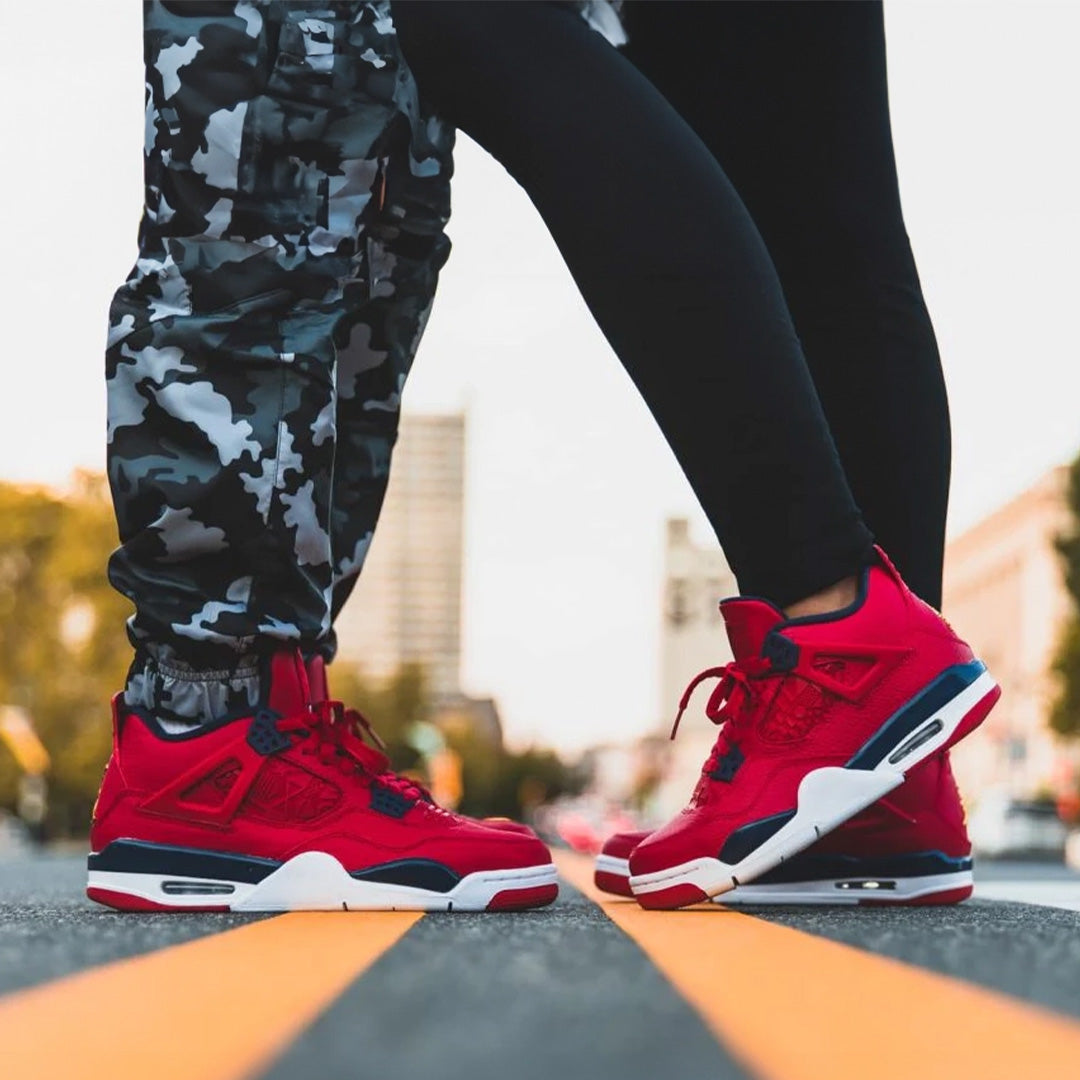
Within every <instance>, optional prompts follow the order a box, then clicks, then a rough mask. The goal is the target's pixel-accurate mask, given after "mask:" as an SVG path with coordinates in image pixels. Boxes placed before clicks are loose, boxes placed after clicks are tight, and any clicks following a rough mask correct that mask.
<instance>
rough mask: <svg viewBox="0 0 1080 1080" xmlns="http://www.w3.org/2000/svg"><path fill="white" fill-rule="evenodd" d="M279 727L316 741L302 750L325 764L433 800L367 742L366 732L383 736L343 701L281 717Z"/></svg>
mask: <svg viewBox="0 0 1080 1080" xmlns="http://www.w3.org/2000/svg"><path fill="white" fill-rule="evenodd" d="M277 728H278V730H279V731H282V732H294V733H296V734H297V735H299V736H300V737H301V738H311V739H312V742H311V743H309V744H308V745H307V746H306V747H305V748H304V749H303V751H302V753H305V754H315V755H316V756H317V757H318V758H319V760H320V761H322V762H323V764H324V765H334V764H335V763H336V764H337V766H338V768H339V770H340V771H341V772H342V773H344V774H348V773H354V774H356V775H357V776H359V777H360V778H361V780H363V781H365V782H367V783H377V784H380V785H382V786H383V787H386V788H390V789H392V790H393V791H396V792H399V793H400V794H401V795H403V796H405V797H406V798H408V799H412V800H413V801H414V802H415V801H421V800H423V801H425V802H426V801H429V800H430V796H429V795H428V794H427V792H426V791H425V790H424V789H423V787H421V786H420V785H419V784H416V783H414V782H413V781H411V780H408V779H407V778H406V777H404V776H400V775H398V774H397V773H395V772H393V771H392V770H391V769H390V759H389V758H388V757H387V756H386V755H385V754H384V753H382V751H381V750H378V749H376V748H375V747H374V746H369V745H368V743H367V742H365V740H364V735H363V733H365V732H366V733H367V734H369V735H370V736H372V738H373V741H378V742H380V743H382V740H381V739H379V737H378V736H377V735H376V734H375V732H374V729H373V728H372V727H371V724H370V723H369V722H368V721H367V719H366V718H365V717H364V716H363V715H362V714H361V713H359V712H357V710H355V709H346V708H345V706H344V704H343V703H342V702H340V701H320V702H318V703H316V704H313V705H310V706H309V707H308V711H307V712H305V713H300V714H297V715H295V716H290V717H286V718H285V719H283V720H280V721H278V724H277ZM383 745H385V744H383Z"/></svg>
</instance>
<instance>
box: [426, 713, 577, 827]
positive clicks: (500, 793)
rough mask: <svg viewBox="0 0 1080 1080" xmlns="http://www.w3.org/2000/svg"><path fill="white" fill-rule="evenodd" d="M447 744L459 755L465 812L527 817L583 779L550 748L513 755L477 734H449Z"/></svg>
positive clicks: (455, 732)
mask: <svg viewBox="0 0 1080 1080" xmlns="http://www.w3.org/2000/svg"><path fill="white" fill-rule="evenodd" d="M447 741H448V743H449V745H450V747H451V749H453V750H455V751H457V753H458V754H460V755H461V771H462V780H463V787H464V795H463V796H462V800H461V805H460V806H459V807H458V810H460V811H461V813H463V814H472V815H474V816H476V817H509V818H515V819H517V820H521V819H525V818H529V817H531V816H532V813H533V811H534V810H535V809H536V808H537V807H538V806H539V805H540V804H541V803H545V802H550V801H551V800H552V799H556V798H558V797H559V796H560V795H572V794H576V793H577V792H579V791H580V790H581V788H582V779H583V778H581V777H579V776H578V775H577V773H576V772H575V771H574V770H573V769H571V768H570V767H569V766H568V765H566V763H565V762H564V761H563V760H562V759H561V758H560V757H559V756H558V754H556V753H555V752H554V751H553V750H547V749H541V748H538V747H529V748H528V749H526V750H522V751H519V752H513V751H509V750H506V749H505V748H504V747H502V746H497V745H495V744H494V743H492V742H491V741H490V740H488V739H485V738H483V737H482V736H478V735H477V734H476V733H475V732H464V731H453V732H451V733H450V736H449V738H448V740H447Z"/></svg>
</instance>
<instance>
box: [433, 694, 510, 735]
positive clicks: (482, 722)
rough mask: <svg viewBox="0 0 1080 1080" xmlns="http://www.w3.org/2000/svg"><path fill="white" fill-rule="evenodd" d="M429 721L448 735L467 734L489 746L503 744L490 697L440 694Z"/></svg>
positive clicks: (498, 718)
mask: <svg viewBox="0 0 1080 1080" xmlns="http://www.w3.org/2000/svg"><path fill="white" fill-rule="evenodd" d="M431 719H432V722H433V723H434V724H435V725H436V726H438V727H439V729H440V730H441V731H443V732H445V733H446V734H448V735H449V734H453V735H457V734H465V733H471V734H473V735H475V736H477V737H478V738H479V739H482V740H483V741H484V742H486V743H489V744H490V745H491V746H494V747H501V746H502V744H503V727H502V717H500V716H499V706H498V703H497V702H496V701H495V699H494V698H490V697H469V696H468V695H467V694H449V695H444V696H443V697H440V698H439V699H438V700H437V701H436V703H435V710H434V715H433V716H432V718H431Z"/></svg>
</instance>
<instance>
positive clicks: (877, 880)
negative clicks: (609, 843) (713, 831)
mask: <svg viewBox="0 0 1080 1080" xmlns="http://www.w3.org/2000/svg"><path fill="white" fill-rule="evenodd" d="M596 869H597V871H598V872H599V871H603V872H605V873H608V874H615V875H617V876H618V877H621V878H624V879H629V877H630V860H629V859H617V858H615V857H614V856H613V855H597V856H596ZM973 883H974V878H973V876H972V872H971V871H970V870H956V871H953V872H951V873H947V874H921V875H918V876H912V877H883V876H878V877H873V876H872V875H864V876H862V877H846V878H822V879H818V880H807V881H785V882H779V883H777V884H773V885H759V884H756V883H751V884H749V885H739V886H737V887H736V888H734V889H732V890H731V891H730V892H726V893H724V894H723V895H722V896H717V897H714V898H713V903H716V904H864V903H867V902H868V901H873V902H875V903H896V902H897V901H899V900H917V899H919V898H920V897H924V896H932V895H933V894H934V893H939V892H951V891H953V890H954V889H969V888H971V887H972V885H973Z"/></svg>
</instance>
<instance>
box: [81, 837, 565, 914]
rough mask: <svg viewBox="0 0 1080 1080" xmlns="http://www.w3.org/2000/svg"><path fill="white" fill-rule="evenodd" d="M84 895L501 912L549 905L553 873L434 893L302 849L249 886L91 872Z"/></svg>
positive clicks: (165, 903) (133, 900) (170, 905)
mask: <svg viewBox="0 0 1080 1080" xmlns="http://www.w3.org/2000/svg"><path fill="white" fill-rule="evenodd" d="M86 894H87V896H88V897H89V898H90V899H91V900H95V901H97V902H98V903H101V904H105V905H106V906H108V907H112V908H115V909H117V910H120V911H158V912H161V911H172V912H192V911H506V910H511V909H512V910H524V909H527V908H533V907H544V906H546V905H547V904H550V903H552V901H554V900H555V898H556V896H557V895H558V875H557V872H556V870H555V867H554V865H553V864H551V863H547V864H544V865H540V866H530V867H521V868H515V869H510V870H483V871H476V872H474V873H472V874H467V875H465V876H464V877H463V878H462V879H461V880H460V881H459V882H458V883H457V884H456V885H455V886H454V887H453V888H452V889H450V890H448V891H446V892H435V891H433V890H428V889H421V888H416V887H413V886H405V885H393V884H388V883H385V882H376V881H361V880H357V879H356V878H353V877H351V876H350V875H349V873H348V872H347V871H346V870H345V868H344V867H343V866H342V865H341V863H340V862H338V860H337V859H335V858H334V857H333V856H332V855H328V854H326V853H325V852H321V851H306V852H303V853H302V854H300V855H297V856H294V857H293V858H292V859H289V860H288V862H285V863H283V864H282V865H281V866H280V867H279V868H278V869H276V870H275V871H274V872H273V873H271V874H269V875H268V876H267V877H265V878H264V879H263V880H261V881H259V882H257V883H254V884H253V883H251V882H243V881H227V880H224V879H210V878H192V877H190V876H184V875H178V874H171V875H170V874H160V873H156V874H149V873H133V872H118V871H110V870H91V871H90V873H89V881H88V885H87V890H86ZM225 897H227V898H228V899H227V900H225V899H224V898H225ZM223 901H224V902H223Z"/></svg>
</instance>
